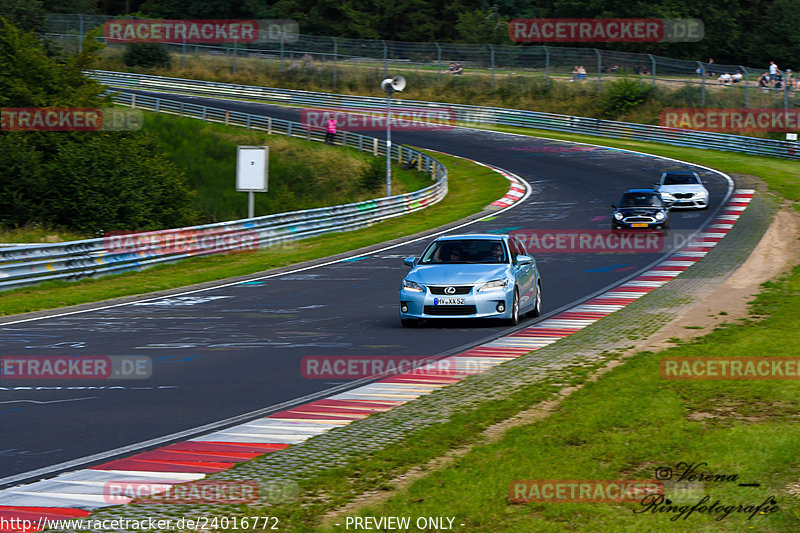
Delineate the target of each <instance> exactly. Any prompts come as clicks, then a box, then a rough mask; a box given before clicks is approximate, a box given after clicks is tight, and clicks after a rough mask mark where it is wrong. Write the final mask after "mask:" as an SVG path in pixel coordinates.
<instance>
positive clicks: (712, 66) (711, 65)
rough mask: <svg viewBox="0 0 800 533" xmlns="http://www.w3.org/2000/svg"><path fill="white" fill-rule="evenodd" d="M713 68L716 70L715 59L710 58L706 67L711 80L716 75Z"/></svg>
mask: <svg viewBox="0 0 800 533" xmlns="http://www.w3.org/2000/svg"><path fill="white" fill-rule="evenodd" d="M712 68H714V58H713V57H709V58H708V67H706V72H708V77H709V78H713V77H714V73H713V72H712V70H711V69H712Z"/></svg>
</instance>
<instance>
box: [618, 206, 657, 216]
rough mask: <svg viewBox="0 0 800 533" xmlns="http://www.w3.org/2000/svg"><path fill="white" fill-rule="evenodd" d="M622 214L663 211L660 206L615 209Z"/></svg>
mask: <svg viewBox="0 0 800 533" xmlns="http://www.w3.org/2000/svg"><path fill="white" fill-rule="evenodd" d="M617 211H619V212H620V213H622V214H623V215H654V214H656V213H658V212H659V211H664V210H663V209H662V208H660V207H645V206H642V207H620V208H619V209H617Z"/></svg>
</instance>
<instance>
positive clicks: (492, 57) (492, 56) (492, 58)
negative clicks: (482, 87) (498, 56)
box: [489, 44, 494, 87]
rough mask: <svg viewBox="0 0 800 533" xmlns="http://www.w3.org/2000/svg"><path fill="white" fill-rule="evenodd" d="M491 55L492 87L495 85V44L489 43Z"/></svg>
mask: <svg viewBox="0 0 800 533" xmlns="http://www.w3.org/2000/svg"><path fill="white" fill-rule="evenodd" d="M489 57H490V58H491V62H492V87H494V46H492V45H491V44H490V45H489Z"/></svg>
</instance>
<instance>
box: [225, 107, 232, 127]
mask: <svg viewBox="0 0 800 533" xmlns="http://www.w3.org/2000/svg"><path fill="white" fill-rule="evenodd" d="M230 113H231V112H230V111H228V110H227V109H226V110H225V125H226V126H227V125H228V119H229V118H230Z"/></svg>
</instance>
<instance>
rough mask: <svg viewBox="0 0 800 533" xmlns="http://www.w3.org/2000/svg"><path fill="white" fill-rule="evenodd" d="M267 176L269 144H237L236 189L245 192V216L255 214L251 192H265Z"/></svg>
mask: <svg viewBox="0 0 800 533" xmlns="http://www.w3.org/2000/svg"><path fill="white" fill-rule="evenodd" d="M268 178H269V146H237V147H236V190H237V191H246V192H247V195H248V198H247V218H253V217H254V216H255V213H254V212H255V195H254V194H253V193H256V192H267V190H268V182H269V179H268Z"/></svg>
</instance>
